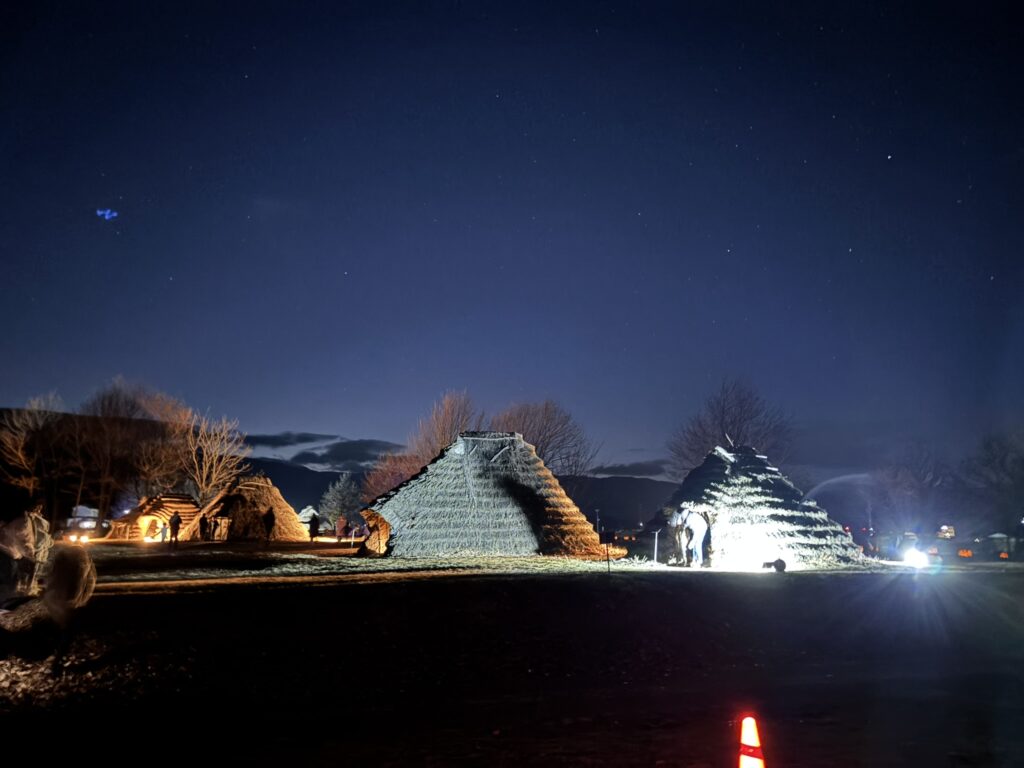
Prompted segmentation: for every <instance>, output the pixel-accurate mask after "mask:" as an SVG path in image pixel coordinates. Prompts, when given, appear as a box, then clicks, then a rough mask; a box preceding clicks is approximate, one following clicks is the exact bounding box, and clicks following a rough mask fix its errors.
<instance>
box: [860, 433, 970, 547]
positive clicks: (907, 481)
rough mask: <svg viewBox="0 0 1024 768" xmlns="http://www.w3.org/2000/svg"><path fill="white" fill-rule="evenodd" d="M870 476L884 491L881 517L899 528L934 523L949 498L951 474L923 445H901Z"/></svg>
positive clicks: (927, 447)
mask: <svg viewBox="0 0 1024 768" xmlns="http://www.w3.org/2000/svg"><path fill="white" fill-rule="evenodd" d="M872 477H873V479H874V480H875V481H876V482H877V483H878V487H879V488H881V489H883V490H884V491H885V497H884V500H883V502H882V505H883V506H882V509H881V511H880V513H879V514H880V516H881V518H882V519H883V520H885V521H886V524H887V525H889V526H892V527H897V528H899V529H900V530H910V529H911V528H912V527H915V526H919V525H925V526H929V525H937V524H938V523H939V521H940V520H939V518H944V516H945V515H946V513H947V511H948V510H947V507H948V506H949V504H950V502H951V501H952V499H951V496H952V495H953V494H952V491H953V486H954V481H955V477H954V473H953V472H952V470H951V469H950V468H949V467H947V466H946V465H945V464H944V463H943V462H942V461H941V460H940V459H939V458H938V456H937V455H936V452H935V449H934V448H933V447H932V446H929V445H926V444H922V443H911V444H909V445H907V446H905V447H903V448H902V449H901V450H900V451H899V453H898V454H897V455H896V456H895V457H894V458H893V459H892V460H890V461H889V462H887V464H886V466H884V467H882V468H881V469H878V470H876V471H875V472H873V473H872Z"/></svg>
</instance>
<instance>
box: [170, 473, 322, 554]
mask: <svg viewBox="0 0 1024 768" xmlns="http://www.w3.org/2000/svg"><path fill="white" fill-rule="evenodd" d="M268 509H272V510H274V530H273V532H272V533H271V535H270V540H271V541H309V530H308V529H307V528H306V526H304V525H303V524H302V523H301V522H300V521H299V516H298V515H296V514H295V510H294V509H293V508H292V506H291V505H290V504H289V503H288V502H287V501H285V500H284V497H283V496H281V492H280V491H279V490H277V487H276V486H275V485H274V484H273V483H272V482H270V480H269V479H268V478H266V477H243V478H241V479H239V480H237V481H236V482H235V483H233V484H232V485H231V486H230V487H229V488H228V489H227V490H225V491H221V492H220V493H219V494H217V496H215V497H214V499H213V501H211V502H210V503H209V504H207V505H206V506H205V507H204V508H203V509H202V511H201V512H200V513H199V514H198V515H196V517H195V519H194V520H192V522H191V523H189V524H188V525H187V526H185V527H183V528H182V530H181V535H180V536H179V538H180V539H181V540H182V541H198V540H199V538H200V537H199V519H200V518H201V517H205V518H206V519H207V521H208V522H209V523H210V526H211V530H214V529H215V530H216V539H217V540H218V541H260V540H262V539H263V538H264V530H263V514H264V513H265V512H266V511H267V510H268ZM214 523H216V525H215V526H214Z"/></svg>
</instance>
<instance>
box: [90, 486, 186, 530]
mask: <svg viewBox="0 0 1024 768" xmlns="http://www.w3.org/2000/svg"><path fill="white" fill-rule="evenodd" d="M175 512H177V513H178V514H179V515H181V527H182V528H186V527H188V525H189V523H191V522H192V521H193V520H194V519H195V517H196V515H198V514H199V506H198V505H197V504H196V503H195V501H193V500H192V497H191V496H188V495H186V494H182V493H162V494H160V495H159V496H150V497H148V498H144V499H143V500H142V501H140V502H139V505H138V506H137V507H135V509H133V510H132V511H131V512H129V513H128V514H127V515H125V516H124V517H122V518H121V519H119V520H115V521H113V523H111V526H110V538H112V539H141V538H144V537H145V536H156V535H157V534H158V533H159V530H160V526H162V525H163V524H164V523H166V522H167V521H168V520H170V519H171V517H172V516H173V515H174V513H175Z"/></svg>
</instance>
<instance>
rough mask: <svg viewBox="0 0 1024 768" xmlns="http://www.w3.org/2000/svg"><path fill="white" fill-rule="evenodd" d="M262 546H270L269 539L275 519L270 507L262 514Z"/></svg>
mask: <svg viewBox="0 0 1024 768" xmlns="http://www.w3.org/2000/svg"><path fill="white" fill-rule="evenodd" d="M262 519H263V533H264V538H263V544H264V546H266V545H268V544H270V537H271V535H272V534H273V533H274V523H275V522H276V518H275V517H274V510H273V508H271V507H267V511H266V512H264V513H263V518H262Z"/></svg>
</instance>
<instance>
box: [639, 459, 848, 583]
mask: <svg viewBox="0 0 1024 768" xmlns="http://www.w3.org/2000/svg"><path fill="white" fill-rule="evenodd" d="M680 504H685V505H686V507H687V508H689V509H694V510H696V511H697V512H700V513H702V514H703V515H704V516H705V517H706V518H707V519H708V521H709V523H710V542H711V558H710V560H711V565H712V566H715V567H723V568H729V569H736V570H753V569H759V568H761V567H762V566H763V564H764V563H766V562H769V561H774V560H776V559H778V558H781V559H782V560H784V561H785V562H786V564H787V566H789V567H797V568H827V567H836V566H842V565H849V564H852V563H854V562H857V561H859V560H860V559H861V552H860V548H859V547H857V545H856V544H854V543H853V539H852V538H850V536H849V534H847V533H846V532H845V531H844V530H843V529H842V527H841V526H840V525H839V524H838V523H836V522H835V521H833V520H832V519H830V518H829V516H828V515H827V514H826V513H825V511H824V510H823V509H821V508H820V507H818V505H817V504H815V502H813V501H811V500H809V499H805V498H804V496H803V494H802V493H801V492H800V491H799V490H798V489H797V488H796V486H794V485H793V484H792V483H791V482H790V481H789V480H787V479H786V478H785V477H784V476H783V475H782V473H781V472H780V471H779V469H778V468H777V467H774V466H772V464H771V463H770V462H769V461H768V459H767V457H765V456H761V455H759V454H758V453H757V452H756V451H755V450H754V449H752V448H746V447H740V448H733V449H729V450H726V449H724V448H716V449H715V450H714V451H712V452H711V453H709V454H708V456H707V458H706V459H705V460H704V463H703V464H701V465H700V466H699V467H696V468H695V469H693V470H691V471H690V473H689V474H688V475H687V476H686V478H685V479H684V480H683V482H682V484H681V485H680V486H679V488H678V489H677V490H676V492H675V493H674V494H673V495H672V497H671V498H670V499H669V501H668V504H667V505H666V506H665V508H663V509H662V510H659V512H658V513H657V514H656V515H655V517H654V519H653V520H652V521H651V523H650V524H649V525H648V526H647V528H648V530H657V529H662V528H664V526H665V524H666V518H667V517H668V515H669V514H671V512H672V511H673V510H674V509H676V508H677V507H679V505H680ZM666 538H667V537H663V538H662V539H661V542H662V545H661V546H660V547H659V549H660V554H661V555H662V556H664V555H666V554H667V552H668V550H669V547H670V543H669V541H666ZM649 545H650V539H649V537H644V540H643V544H642V546H643V547H644V548H646V547H647V546H649ZM644 554H647V555H648V556H650V553H649V552H644ZM662 559H663V557H662Z"/></svg>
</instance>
